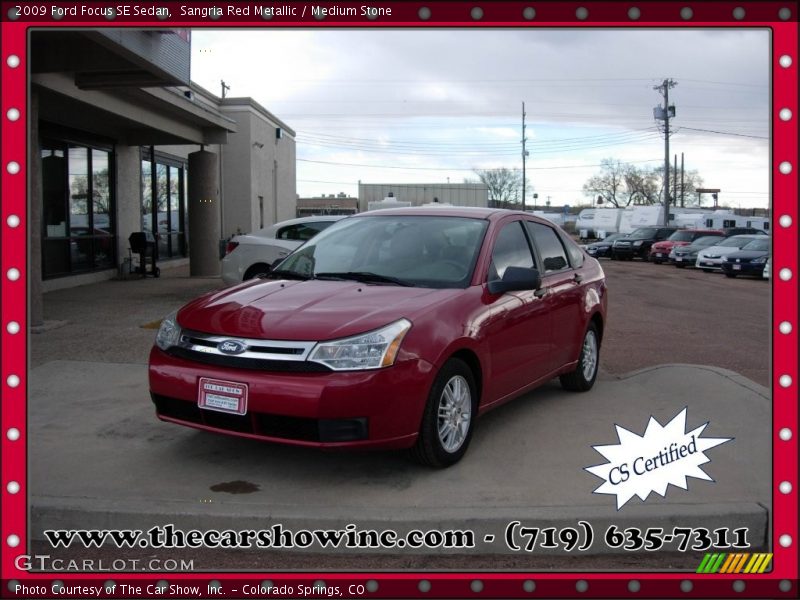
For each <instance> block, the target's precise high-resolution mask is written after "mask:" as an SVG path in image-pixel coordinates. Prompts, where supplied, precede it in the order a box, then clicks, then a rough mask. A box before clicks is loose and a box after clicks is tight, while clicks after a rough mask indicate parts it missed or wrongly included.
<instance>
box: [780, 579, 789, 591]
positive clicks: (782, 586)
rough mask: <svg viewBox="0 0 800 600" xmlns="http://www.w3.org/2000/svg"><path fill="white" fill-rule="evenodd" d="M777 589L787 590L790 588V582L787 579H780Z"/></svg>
mask: <svg viewBox="0 0 800 600" xmlns="http://www.w3.org/2000/svg"><path fill="white" fill-rule="evenodd" d="M778 589H779V590H780V591H782V592H789V591H791V589H792V582H791V581H789V580H788V579H782V580H781V582H780V583H779V584H778Z"/></svg>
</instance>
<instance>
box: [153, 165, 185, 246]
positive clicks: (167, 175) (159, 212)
mask: <svg viewBox="0 0 800 600" xmlns="http://www.w3.org/2000/svg"><path fill="white" fill-rule="evenodd" d="M151 157H152V153H151V151H150V150H149V149H143V150H142V231H150V232H153V233H155V234H156V236H157V237H156V239H157V242H158V258H159V260H164V259H167V258H174V257H179V256H186V230H187V226H186V222H187V221H186V166H185V165H184V164H183V163H181V162H180V161H178V160H175V159H171V158H168V157H164V156H160V155H159V154H158V153H156V156H155V161H153V160H151Z"/></svg>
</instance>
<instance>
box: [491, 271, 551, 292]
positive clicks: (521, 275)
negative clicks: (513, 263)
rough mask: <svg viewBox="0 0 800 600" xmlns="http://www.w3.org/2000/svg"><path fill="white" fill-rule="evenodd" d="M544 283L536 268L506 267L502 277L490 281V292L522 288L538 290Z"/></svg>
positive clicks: (519, 289)
mask: <svg viewBox="0 0 800 600" xmlns="http://www.w3.org/2000/svg"><path fill="white" fill-rule="evenodd" d="M541 285H542V276H541V275H540V274H539V271H537V270H536V269H529V268H527V267H506V270H505V272H504V273H503V277H502V279H495V280H494V281H490V282H489V292H490V293H492V294H504V293H506V292H516V291H522V290H538V289H539V288H540V287H541Z"/></svg>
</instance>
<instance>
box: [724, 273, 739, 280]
mask: <svg viewBox="0 0 800 600" xmlns="http://www.w3.org/2000/svg"><path fill="white" fill-rule="evenodd" d="M725 277H730V278H731V279H733V278H735V277H736V273H725Z"/></svg>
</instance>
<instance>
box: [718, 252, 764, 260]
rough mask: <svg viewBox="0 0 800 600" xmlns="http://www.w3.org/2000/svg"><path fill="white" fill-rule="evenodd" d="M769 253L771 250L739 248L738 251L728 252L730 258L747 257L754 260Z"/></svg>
mask: <svg viewBox="0 0 800 600" xmlns="http://www.w3.org/2000/svg"><path fill="white" fill-rule="evenodd" d="M767 255H769V250H739V251H738V252H731V253H730V254H728V258H729V259H730V260H736V259H737V258H739V259H742V258H744V259H747V260H753V259H754V258H761V257H762V256H767Z"/></svg>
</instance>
